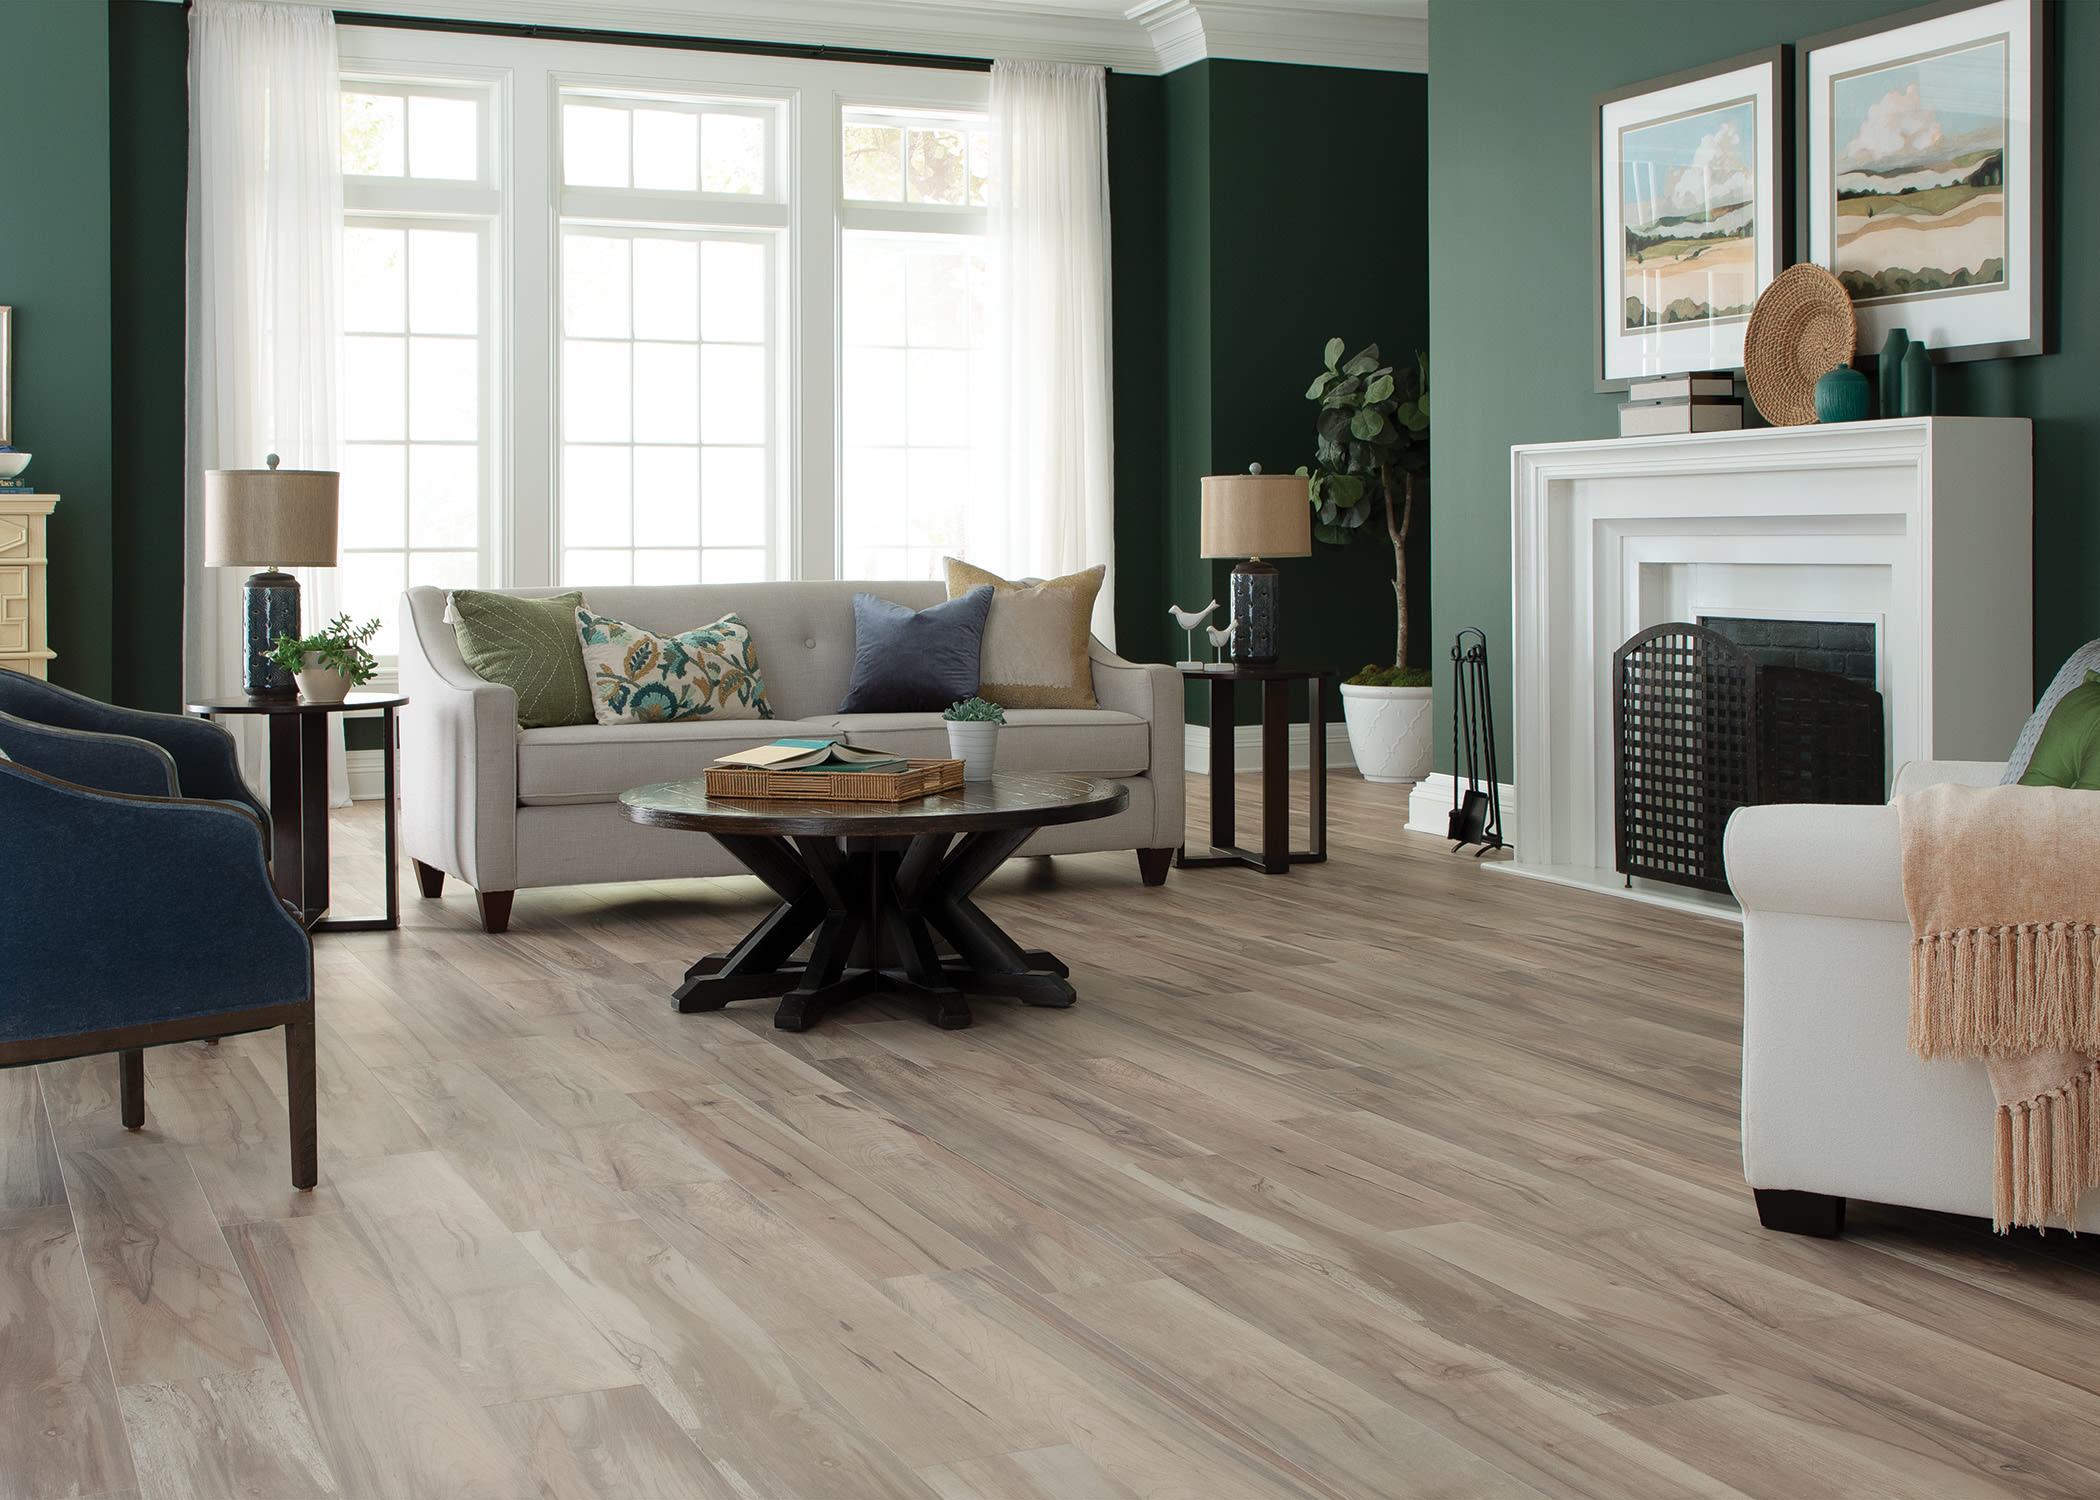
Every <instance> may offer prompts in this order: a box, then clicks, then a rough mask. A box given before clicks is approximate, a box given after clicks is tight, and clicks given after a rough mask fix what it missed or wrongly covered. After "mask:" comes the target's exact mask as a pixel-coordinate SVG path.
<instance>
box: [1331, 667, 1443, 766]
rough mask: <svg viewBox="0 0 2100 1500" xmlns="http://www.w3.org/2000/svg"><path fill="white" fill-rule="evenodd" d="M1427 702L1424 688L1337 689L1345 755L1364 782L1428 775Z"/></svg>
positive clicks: (1346, 685)
mask: <svg viewBox="0 0 2100 1500" xmlns="http://www.w3.org/2000/svg"><path fill="white" fill-rule="evenodd" d="M1429 701H1430V690H1429V689H1428V688H1426V687H1359V686H1358V685H1356V684H1355V683H1349V682H1345V683H1343V684H1342V717H1343V718H1344V719H1346V720H1347V721H1348V724H1349V753H1350V754H1351V755H1353V756H1355V757H1356V769H1357V770H1358V771H1360V772H1361V773H1362V774H1363V778H1364V780H1366V781H1388V782H1391V781H1420V780H1421V779H1422V778H1423V777H1424V776H1427V775H1428V774H1429V760H1430V745H1429Z"/></svg>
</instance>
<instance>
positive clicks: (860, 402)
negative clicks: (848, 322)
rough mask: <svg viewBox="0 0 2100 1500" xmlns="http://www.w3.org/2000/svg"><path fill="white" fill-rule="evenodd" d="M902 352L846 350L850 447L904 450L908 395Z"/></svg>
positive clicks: (846, 390)
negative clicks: (899, 448)
mask: <svg viewBox="0 0 2100 1500" xmlns="http://www.w3.org/2000/svg"><path fill="white" fill-rule="evenodd" d="M905 358H906V356H905V352H904V351H903V350H902V349H848V350H846V351H845V367H846V368H845V379H844V380H843V382H842V383H841V384H842V388H843V389H842V396H843V399H844V405H845V424H844V425H845V437H846V446H847V447H849V448H860V447H885V446H887V447H902V446H903V444H904V421H905V402H906V399H907V397H906V392H905V388H904V381H905Z"/></svg>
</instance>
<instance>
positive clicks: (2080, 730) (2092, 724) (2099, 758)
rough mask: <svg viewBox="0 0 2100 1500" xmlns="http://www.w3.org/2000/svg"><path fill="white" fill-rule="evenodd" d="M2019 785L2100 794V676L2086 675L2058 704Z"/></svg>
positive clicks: (2090, 673) (2037, 742)
mask: <svg viewBox="0 0 2100 1500" xmlns="http://www.w3.org/2000/svg"><path fill="white" fill-rule="evenodd" d="M2020 785H2021V786H2068V787H2076V788H2077V789H2078V790H2079V791H2082V792H2100V672H2088V673H2086V674H2085V681H2084V682H2082V683H2080V684H2079V685H2078V686H2077V687H2074V688H2072V689H2071V691H2069V692H2068V693H2065V694H2064V695H2063V697H2062V698H2061V699H2059V700H2058V702H2057V705H2056V708H2055V711H2054V712H2052V713H2051V714H2050V715H2049V722H2048V723H2046V724H2044V725H2043V726H2042V737H2041V738H2040V739H2039V740H2036V741H2035V744H2034V757H2033V758H2032V759H2031V760H2029V761H2028V762H2027V774H2026V775H2025V776H2022V777H2021V778H2020Z"/></svg>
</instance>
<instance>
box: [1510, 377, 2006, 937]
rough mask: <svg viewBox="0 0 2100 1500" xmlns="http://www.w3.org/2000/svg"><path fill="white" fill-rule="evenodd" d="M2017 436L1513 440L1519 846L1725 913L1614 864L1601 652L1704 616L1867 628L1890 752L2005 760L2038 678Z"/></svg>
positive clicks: (1607, 884)
mask: <svg viewBox="0 0 2100 1500" xmlns="http://www.w3.org/2000/svg"><path fill="white" fill-rule="evenodd" d="M2031 448H2032V434H2031V429H2030V425H2029V423H2028V422H2027V420H2026V419H2025V418H2021V417H1909V418H1897V419H1894V420H1889V421H1876V422H1844V423H1836V424H1832V425H1829V426H1809V427H1772V428H1762V429H1756V430H1751V431H1744V432H1722V433H1707V434H1686V435H1673V436H1668V437H1650V438H1632V439H1627V438H1611V439H1605V440H1600V441H1596V442H1582V443H1541V444H1536V445H1530V446H1520V447H1516V448H1512V449H1511V450H1510V477H1511V493H1510V506H1511V512H1512V522H1513V542H1514V559H1513V561H1514V579H1513V582H1514V585H1515V606H1516V607H1515V636H1514V645H1513V649H1514V656H1515V662H1514V665H1515V697H1514V708H1513V717H1514V720H1515V722H1514V724H1513V725H1512V730H1513V734H1512V741H1513V744H1514V749H1515V773H1516V774H1515V788H1516V799H1515V800H1516V809H1515V820H1514V822H1515V827H1514V834H1515V837H1514V840H1513V842H1514V843H1515V845H1516V859H1515V861H1514V862H1512V863H1510V864H1508V865H1504V866H1500V868H1504V869H1507V870H1510V871H1512V872H1513V873H1517V874H1527V875H1534V876H1537V877H1540V878H1543V879H1547V880H1557V881H1560V882H1563V883H1566V884H1573V885H1584V886H1592V887H1595V888H1598V889H1603V890H1610V891H1613V892H1616V893H1619V894H1622V895H1630V896H1634V897H1636V898H1639V899H1645V900H1651V901H1655V902H1657V903H1658V904H1662V905H1668V906H1677V907H1682V908H1687V909H1692V910H1699V911H1711V912H1714V913H1716V914H1720V915H1730V914H1733V913H1734V911H1735V903H1734V902H1733V901H1732V900H1731V899H1729V898H1728V897H1727V896H1725V895H1722V896H1716V895H1711V894H1709V893H1706V892H1701V891H1692V890H1686V889H1683V888H1679V887H1675V886H1668V885H1661V884H1657V883H1653V882H1647V881H1641V880H1636V881H1635V882H1634V883H1633V889H1631V890H1628V889H1627V887H1626V881H1625V878H1624V877H1623V876H1621V875H1619V874H1618V873H1617V872H1616V871H1615V870H1614V868H1613V866H1614V864H1615V862H1616V861H1615V850H1614V840H1613V827H1612V822H1613V813H1614V809H1613V797H1612V744H1613V721H1612V696H1611V662H1612V652H1613V651H1614V650H1615V649H1617V648H1618V647H1619V646H1620V645H1621V644H1622V643H1624V642H1625V641H1626V639H1627V638H1628V637H1629V636H1632V635H1633V634H1635V633H1636V632H1638V631H1640V630H1643V629H1645V628H1646V627H1648V626H1650V625H1659V624H1662V623H1663V622H1665V621H1669V620H1690V621H1694V622H1697V621H1698V620H1699V619H1700V618H1701V617H1702V616H1732V617H1750V618H1759V619H1772V620H1782V621H1818V622H1843V623H1864V624H1871V625H1872V626H1873V627H1874V631H1875V646H1876V667H1875V677H1876V683H1875V685H1876V686H1877V687H1878V688H1879V689H1880V691H1881V694H1882V698H1883V705H1884V712H1885V714H1886V725H1885V735H1884V739H1885V743H1886V745H1887V749H1888V760H1889V766H1888V770H1889V771H1891V772H1892V771H1893V770H1894V768H1895V767H1896V766H1898V765H1900V764H1902V763H1903V762H1904V761H1907V760H1933V759H1940V760H1946V759H1977V760H1994V759H2000V758H2002V757H2004V756H2005V755H2006V754H2007V753H2008V752H2009V751H2010V750H2011V748H2012V743H2013V740H2014V739H2015V738H2016V737H2017V736H2018V734H2019V732H2020V726H2021V724H2022V723H2023V722H2024V721H2025V719H2026V717H2027V714H2028V711H2029V710H2030V709H2031V708H2032V707H2033V703H2034V695H2033V687H2034V680H2033V679H2034V661H2033V647H2034V625H2033V621H2034V584H2033V578H2034V573H2033V493H2032V457H2031Z"/></svg>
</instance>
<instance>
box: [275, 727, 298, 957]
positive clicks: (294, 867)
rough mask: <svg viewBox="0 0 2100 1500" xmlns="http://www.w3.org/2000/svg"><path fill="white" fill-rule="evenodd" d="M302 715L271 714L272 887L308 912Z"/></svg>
mask: <svg viewBox="0 0 2100 1500" xmlns="http://www.w3.org/2000/svg"><path fill="white" fill-rule="evenodd" d="M299 718H300V716H299V715H298V714H271V715H269V726H270V884H271V885H273V886H275V887H276V889H277V894H278V896H279V898H280V899H282V900H285V901H289V902H291V903H292V905H293V906H294V907H296V908H298V910H299V911H300V913H301V914H302V915H303V914H304V913H305V912H306V854H305V850H304V848H303V847H302V844H301V837H300V836H301V834H302V832H303V831H304V826H305V820H304V819H303V818H302V817H301V816H300V810H301V800H300V796H299V765H300V753H299V752H300V746H299Z"/></svg>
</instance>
